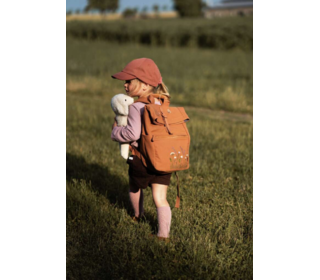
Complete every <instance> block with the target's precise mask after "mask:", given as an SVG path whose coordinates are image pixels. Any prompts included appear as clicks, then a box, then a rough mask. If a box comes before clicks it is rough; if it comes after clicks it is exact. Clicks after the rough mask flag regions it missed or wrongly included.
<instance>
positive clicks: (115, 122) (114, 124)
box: [112, 117, 117, 130]
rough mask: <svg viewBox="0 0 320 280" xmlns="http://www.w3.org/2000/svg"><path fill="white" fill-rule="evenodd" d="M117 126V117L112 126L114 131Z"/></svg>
mask: <svg viewBox="0 0 320 280" xmlns="http://www.w3.org/2000/svg"><path fill="white" fill-rule="evenodd" d="M116 126H117V121H116V117H114V123H113V125H112V130H113V129H114V128H115V127H116Z"/></svg>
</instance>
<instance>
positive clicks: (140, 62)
mask: <svg viewBox="0 0 320 280" xmlns="http://www.w3.org/2000/svg"><path fill="white" fill-rule="evenodd" d="M111 77H112V78H114V79H118V80H123V81H125V80H132V79H135V78H138V79H139V80H141V81H143V82H145V83H146V84H149V85H152V86H154V87H157V86H158V85H159V84H161V83H162V77H161V74H160V71H159V68H158V66H157V65H156V64H155V63H154V61H153V60H152V59H150V58H138V59H135V60H132V61H131V62H129V63H128V64H127V65H126V67H124V69H123V70H122V71H121V72H119V73H117V74H114V75H112V76H111Z"/></svg>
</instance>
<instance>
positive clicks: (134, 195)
mask: <svg viewBox="0 0 320 280" xmlns="http://www.w3.org/2000/svg"><path fill="white" fill-rule="evenodd" d="M129 196H130V201H131V204H132V207H133V210H134V216H135V217H137V218H139V217H141V216H142V215H143V212H144V209H143V191H142V189H136V190H133V189H131V188H130V191H129Z"/></svg>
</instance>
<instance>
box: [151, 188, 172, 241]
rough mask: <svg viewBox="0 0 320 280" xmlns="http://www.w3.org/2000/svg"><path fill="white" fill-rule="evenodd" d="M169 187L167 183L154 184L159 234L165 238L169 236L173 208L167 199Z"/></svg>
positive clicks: (153, 191)
mask: <svg viewBox="0 0 320 280" xmlns="http://www.w3.org/2000/svg"><path fill="white" fill-rule="evenodd" d="M167 189H168V186H166V185H160V184H152V196H153V201H154V203H155V205H156V207H157V213H158V223H159V230H158V236H159V237H165V238H168V237H169V233H170V226H171V209H170V205H169V203H168V201H167Z"/></svg>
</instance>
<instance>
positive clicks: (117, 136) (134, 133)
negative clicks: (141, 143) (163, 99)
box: [111, 101, 161, 147]
mask: <svg viewBox="0 0 320 280" xmlns="http://www.w3.org/2000/svg"><path fill="white" fill-rule="evenodd" d="M155 103H156V104H159V105H160V104H161V103H160V102H159V101H156V102H155ZM145 105H146V104H144V103H142V102H137V103H133V104H132V105H130V107H129V115H128V123H127V125H126V126H116V127H114V128H113V130H112V134H111V139H112V140H113V141H117V142H119V143H130V144H131V145H132V146H135V147H138V142H137V140H139V139H140V136H141V118H142V115H143V112H144V107H145Z"/></svg>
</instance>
